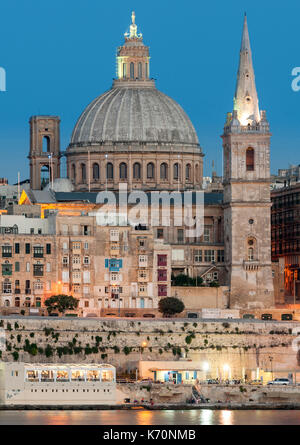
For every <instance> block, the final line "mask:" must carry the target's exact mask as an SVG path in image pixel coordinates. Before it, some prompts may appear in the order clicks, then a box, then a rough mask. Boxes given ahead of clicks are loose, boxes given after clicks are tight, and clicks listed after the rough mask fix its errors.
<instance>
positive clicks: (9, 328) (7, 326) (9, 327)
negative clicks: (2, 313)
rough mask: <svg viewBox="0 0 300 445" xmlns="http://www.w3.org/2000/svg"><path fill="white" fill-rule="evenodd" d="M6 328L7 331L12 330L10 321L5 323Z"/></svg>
mask: <svg viewBox="0 0 300 445" xmlns="http://www.w3.org/2000/svg"><path fill="white" fill-rule="evenodd" d="M6 329H7V330H8V331H12V327H11V324H10V323H7V325H6Z"/></svg>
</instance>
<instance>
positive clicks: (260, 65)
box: [0, 0, 300, 183]
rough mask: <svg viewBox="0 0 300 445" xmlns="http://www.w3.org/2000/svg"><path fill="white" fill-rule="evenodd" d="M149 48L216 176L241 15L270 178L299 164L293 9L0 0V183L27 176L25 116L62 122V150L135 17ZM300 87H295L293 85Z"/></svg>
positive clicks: (163, 1)
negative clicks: (3, 81) (263, 113)
mask: <svg viewBox="0 0 300 445" xmlns="http://www.w3.org/2000/svg"><path fill="white" fill-rule="evenodd" d="M132 10H134V11H135V12H136V23H137V25H138V30H139V31H140V32H142V33H143V36H144V43H145V44H147V45H149V46H150V53H151V67H150V74H151V76H152V77H154V78H155V79H157V81H156V86H157V88H158V89H160V90H161V91H162V92H164V93H166V94H167V95H169V96H171V97H172V98H173V99H175V100H176V101H177V102H178V103H179V104H180V105H181V106H182V107H183V109H184V110H185V111H186V113H187V114H188V115H189V117H190V119H191V121H192V122H193V124H194V126H195V128H196V131H197V133H198V137H199V141H200V144H201V146H202V148H203V151H204V153H205V158H204V175H211V165H212V160H214V161H215V165H216V168H217V171H218V173H219V174H221V168H222V154H221V153H222V152H221V149H222V141H221V138H220V135H221V134H222V129H223V125H224V122H225V115H226V112H227V111H232V108H233V95H234V90H235V82H236V75H237V69H238V58H239V48H240V43H241V33H242V25H243V15H244V12H245V11H246V12H247V16H248V26H249V32H250V40H251V46H252V53H253V62H254V69H255V75H256V86H257V91H258V97H259V105H260V108H261V109H265V110H267V117H268V119H269V121H270V124H271V131H272V134H273V137H272V140H271V171H272V172H275V171H277V169H278V168H284V167H288V165H289V164H299V163H300V159H299V148H300V91H299V92H294V91H293V90H292V87H291V83H292V80H293V78H292V75H291V72H292V69H293V68H294V67H297V66H300V38H299V20H300V2H299V1H288V0H287V1H285V2H284V3H282V2H274V1H262V0H261V1H256V0H253V1H252V2H249V1H233V0H227V1H226V2H224V1H214V2H204V1H199V0H188V1H185V2H183V1H178V0H172V1H170V0H160V1H157V0H152V1H148V2H145V1H141V0H140V1H136V0H132V1H124V0H122V1H121V0H114V1H113V2H106V1H103V0H102V1H101V0H85V1H83V0H72V1H71V0H68V1H66V0H63V1H62V0H51V1H47V2H46V1H41V0H26V1H25V0H10V1H9V2H2V4H1V17H0V39H1V46H0V48H1V50H0V66H1V67H2V68H4V69H5V71H6V75H7V91H6V92H0V101H1V102H0V103H1V106H0V149H1V163H0V177H8V179H9V182H10V183H14V182H16V181H17V172H18V171H20V172H21V179H26V178H28V177H29V168H28V159H27V156H28V152H29V124H28V121H29V118H30V116H32V115H36V114H53V115H59V116H60V118H61V150H65V149H66V147H67V145H68V143H69V140H70V136H71V133H72V129H73V127H74V125H75V123H76V120H77V119H78V117H79V115H80V114H81V112H82V111H83V109H84V108H85V107H86V106H87V105H88V104H89V103H90V102H91V101H92V100H93V99H94V98H95V97H96V96H98V95H99V94H102V93H103V92H104V91H106V90H107V89H109V88H110V87H111V85H112V79H113V77H115V71H116V69H115V67H116V63H115V56H116V49H117V47H118V46H119V45H121V44H122V43H123V41H124V32H126V31H127V30H128V29H129V25H130V19H131V11H132ZM299 84H300V82H299Z"/></svg>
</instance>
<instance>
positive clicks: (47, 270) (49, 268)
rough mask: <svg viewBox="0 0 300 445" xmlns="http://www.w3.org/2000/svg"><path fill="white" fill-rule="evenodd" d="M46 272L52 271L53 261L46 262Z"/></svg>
mask: <svg viewBox="0 0 300 445" xmlns="http://www.w3.org/2000/svg"><path fill="white" fill-rule="evenodd" d="M46 272H51V263H47V264H46Z"/></svg>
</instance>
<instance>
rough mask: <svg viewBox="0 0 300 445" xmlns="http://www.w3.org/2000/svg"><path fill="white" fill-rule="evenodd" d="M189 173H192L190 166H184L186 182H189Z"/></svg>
mask: <svg viewBox="0 0 300 445" xmlns="http://www.w3.org/2000/svg"><path fill="white" fill-rule="evenodd" d="M191 172H192V167H191V164H186V166H185V179H186V180H187V181H190V180H191Z"/></svg>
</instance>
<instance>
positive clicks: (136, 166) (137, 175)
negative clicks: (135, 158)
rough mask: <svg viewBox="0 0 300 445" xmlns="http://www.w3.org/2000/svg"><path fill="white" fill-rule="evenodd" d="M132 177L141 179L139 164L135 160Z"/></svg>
mask: <svg viewBox="0 0 300 445" xmlns="http://www.w3.org/2000/svg"><path fill="white" fill-rule="evenodd" d="M133 178H134V179H141V164H139V163H138V162H135V163H134V164H133Z"/></svg>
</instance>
